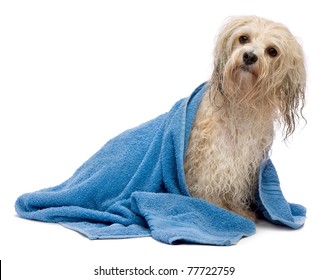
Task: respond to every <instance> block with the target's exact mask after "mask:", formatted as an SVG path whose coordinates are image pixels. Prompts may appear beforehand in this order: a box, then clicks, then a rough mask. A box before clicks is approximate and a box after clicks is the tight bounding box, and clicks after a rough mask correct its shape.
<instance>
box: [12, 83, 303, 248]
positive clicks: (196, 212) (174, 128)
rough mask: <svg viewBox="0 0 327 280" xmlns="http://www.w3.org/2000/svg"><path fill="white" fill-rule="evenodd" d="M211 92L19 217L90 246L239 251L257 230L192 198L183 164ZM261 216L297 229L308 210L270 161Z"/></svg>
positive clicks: (35, 199)
mask: <svg viewBox="0 0 327 280" xmlns="http://www.w3.org/2000/svg"><path fill="white" fill-rule="evenodd" d="M206 89H207V84H206V83H203V84H201V85H200V86H199V87H198V88H197V89H196V90H195V91H194V92H193V93H192V95H191V96H190V97H188V98H185V99H182V100H180V101H178V102H177V103H176V104H175V105H174V106H173V107H172V109H171V110H170V111H169V112H167V113H165V114H163V115H161V116H159V117H157V118H155V119H153V120H151V121H149V122H146V123H144V124H142V125H140V126H138V127H136V128H133V129H130V130H127V131H125V132H123V133H122V134H120V135H118V136H117V137H115V138H113V139H111V140H109V141H108V142H107V143H106V144H105V145H104V146H103V147H102V148H101V149H100V150H99V151H98V152H97V153H96V154H95V155H93V156H92V157H91V158H90V159H89V160H88V161H86V162H85V163H84V164H83V165H82V166H81V167H80V168H79V169H77V171H76V172H75V173H74V174H73V176H72V177H71V178H69V179H68V180H67V181H65V182H63V183H62V184H60V185H58V186H55V187H52V188H47V189H43V190H40V191H37V192H33V193H27V194H24V195H22V196H20V197H19V198H18V199H17V201H16V204H15V207H16V211H17V213H18V215H19V216H21V217H22V218H26V219H32V220H39V221H44V222H57V223H60V224H61V225H63V226H65V227H67V228H69V229H73V230H75V231H78V232H80V233H82V234H84V235H85V236H87V237H88V238H89V239H106V238H128V237H144V236H152V237H153V238H154V239H156V240H159V241H162V242H165V243H168V244H179V243H198V244H212V245H232V244H236V243H237V242H238V241H239V240H240V239H241V238H242V237H245V236H250V235H252V234H254V233H255V224H254V223H253V222H252V221H250V220H247V219H245V218H243V217H241V216H238V215H236V214H234V213H232V212H229V211H227V210H224V209H222V208H219V207H217V206H215V205H213V204H211V203H209V202H207V201H204V200H201V199H197V198H192V197H190V195H189V193H188V190H187V187H186V182H185V177H184V165H183V164H184V157H185V151H186V148H187V141H188V137H189V134H190V131H191V127H192V124H193V121H194V118H195V114H196V111H197V109H198V106H199V103H200V101H201V98H202V96H203V94H204V92H205V91H206ZM257 203H258V205H259V211H260V212H261V214H262V216H263V217H264V218H266V219H267V220H269V221H271V222H273V223H276V224H283V225H286V226H288V227H291V228H299V227H301V226H302V225H303V224H304V220H305V213H306V209H305V208H304V207H303V206H301V205H297V204H290V203H288V202H287V201H286V200H285V198H284V197H283V194H282V192H281V189H280V184H279V180H278V176H277V172H276V170H275V168H274V166H273V164H272V162H271V160H270V159H267V160H265V161H264V162H263V163H262V165H261V168H260V174H259V190H258V195H257Z"/></svg>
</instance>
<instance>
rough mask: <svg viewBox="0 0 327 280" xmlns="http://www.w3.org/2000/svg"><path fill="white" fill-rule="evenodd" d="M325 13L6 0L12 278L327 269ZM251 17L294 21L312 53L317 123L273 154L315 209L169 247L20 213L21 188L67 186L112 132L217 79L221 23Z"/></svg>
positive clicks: (4, 206)
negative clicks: (296, 221)
mask: <svg viewBox="0 0 327 280" xmlns="http://www.w3.org/2000/svg"><path fill="white" fill-rule="evenodd" d="M325 11H326V8H325V7H324V6H323V1H302V2H301V1H285V0H283V1H277V0H275V1H263V0H260V1H250V0H246V1H243V0H240V1H236V0H234V1H228V0H226V1H207V0H201V1H176V0H175V1H167V0H166V1H141V0H137V1H126V0H125V1H124V0H122V1H67V0H65V1H58V0H57V1H1V2H0V98H1V99H0V125H1V130H0V131H1V136H0V137H1V138H0V141H1V142H0V143H1V145H0V153H1V154H0V170H1V171H0V172H1V173H0V207H1V208H0V219H1V223H0V259H1V260H2V276H3V279H5V280H17V279H33V280H37V279H48V280H50V279H88V280H91V279H110V278H109V277H107V278H106V277H103V276H102V277H100V276H94V275H93V270H94V269H95V268H97V267H98V266H100V265H101V266H103V267H112V266H114V267H115V266H118V267H121V268H131V267H135V266H138V267H140V268H141V267H144V268H146V267H148V266H149V265H152V266H153V267H156V268H160V267H164V268H165V267H166V268H178V269H186V267H187V266H235V267H236V273H235V274H234V276H231V277H226V276H225V278H226V279H245V280H246V279H251V280H255V279H288V278H289V279H299V278H301V279H322V278H323V275H325V274H326V270H325V269H326V267H325V264H326V259H325V260H323V258H325V255H326V249H327V248H326V234H325V233H324V230H325V228H326V225H325V224H326V208H327V206H326V202H325V197H326V180H325V176H324V175H325V172H326V170H325V169H326V157H327V154H326V146H325V143H326V133H324V132H326V124H325V120H326V106H325V103H326V100H327V98H326V74H325V72H326V65H327V59H326V45H327V35H326V32H325V30H326V26H327V19H326V14H325ZM249 14H250V15H251V14H255V15H259V16H263V17H267V18H270V19H273V20H275V21H278V22H282V23H284V24H285V25H287V26H288V27H289V28H290V30H291V31H292V32H293V33H294V34H295V35H296V36H298V37H299V38H300V39H301V41H302V42H303V47H304V51H305V53H306V60H307V69H308V89H307V105H306V109H305V115H306V118H307V120H308V124H307V125H306V126H305V127H304V128H303V125H302V126H300V129H299V130H298V131H297V132H296V133H295V135H294V139H293V140H292V141H290V142H289V143H288V145H285V144H284V143H281V139H280V137H277V138H276V142H275V145H274V147H273V156H272V157H273V161H274V163H275V165H276V167H277V170H278V172H279V177H280V180H281V183H282V190H283V192H284V195H285V197H286V198H287V199H288V201H290V202H297V203H301V204H303V205H305V206H306V207H307V208H308V214H307V221H306V224H305V226H304V227H303V228H302V229H300V230H297V231H293V230H289V229H286V228H283V227H278V226H274V225H271V224H268V223H264V222H259V223H258V225H257V233H256V234H255V235H253V236H251V237H249V238H245V239H242V240H241V241H240V242H239V243H238V244H237V245H235V246H231V247H215V246H200V245H178V246H169V245H165V244H162V243H159V242H157V241H155V240H153V239H151V238H139V239H128V240H97V241H89V240H88V239H86V238H85V237H83V236H81V235H79V234H78V233H76V232H73V231H70V230H68V229H65V228H63V227H61V226H59V225H56V224H46V223H40V222H32V221H27V220H23V219H20V218H18V217H17V216H16V214H15V210H14V202H15V200H16V198H17V197H18V196H19V195H21V194H22V193H25V192H30V191H35V190H38V189H41V188H45V187H49V186H54V185H57V184H59V183H61V182H62V181H64V180H65V179H67V178H68V177H69V176H70V175H71V174H72V173H73V172H74V170H75V169H76V168H78V167H79V166H80V165H81V164H82V163H83V162H84V161H85V160H86V159H88V158H89V157H90V156H91V155H92V154H93V153H94V152H96V151H97V150H98V149H99V148H100V147H101V146H102V145H103V144H104V143H105V142H106V141H107V140H108V139H110V138H111V137H113V136H115V135H116V134H118V133H119V132H122V131H124V130H125V129H127V128H130V127H133V126H135V125H138V124H140V123H141V122H144V121H147V120H149V119H151V118H153V117H155V116H157V115H159V114H161V113H163V112H165V111H167V110H169V109H170V107H171V106H172V105H173V104H174V102H175V101H177V100H179V99H180V98H182V97H185V96H188V95H189V94H191V92H192V91H193V89H194V88H195V87H197V86H198V85H199V84H200V83H201V82H203V81H205V80H207V79H208V78H209V77H210V73H211V69H212V68H211V67H212V52H213V47H214V42H215V37H216V34H217V31H218V29H219V27H220V25H221V24H222V22H223V21H224V20H225V18H227V17H228V16H231V15H249ZM302 128H303V129H302ZM320 253H322V254H320ZM215 277H217V276H211V277H210V276H198V277H195V276H186V275H184V276H176V277H170V278H171V279H202V278H204V279H214V278H215ZM150 278H151V279H155V277H150ZM150 278H149V279H150ZM222 278H224V277H222ZM111 279H125V278H124V277H122V276H120V277H116V278H113V277H111ZM129 279H138V278H137V277H133V278H132V277H130V278H129ZM158 279H167V277H158Z"/></svg>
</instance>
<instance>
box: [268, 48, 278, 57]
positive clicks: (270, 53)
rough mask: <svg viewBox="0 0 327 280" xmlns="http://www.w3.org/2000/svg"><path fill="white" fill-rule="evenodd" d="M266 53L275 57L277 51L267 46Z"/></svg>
mask: <svg viewBox="0 0 327 280" xmlns="http://www.w3.org/2000/svg"><path fill="white" fill-rule="evenodd" d="M267 53H268V54H269V55H270V56H271V57H275V56H277V54H278V52H277V51H276V49H275V48H268V49H267Z"/></svg>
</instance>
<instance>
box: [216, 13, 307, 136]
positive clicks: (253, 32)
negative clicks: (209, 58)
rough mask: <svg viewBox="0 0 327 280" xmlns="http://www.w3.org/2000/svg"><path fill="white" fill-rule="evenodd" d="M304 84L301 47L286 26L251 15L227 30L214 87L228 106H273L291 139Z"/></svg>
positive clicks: (220, 44)
mask: <svg viewBox="0 0 327 280" xmlns="http://www.w3.org/2000/svg"><path fill="white" fill-rule="evenodd" d="M305 80H306V74H305V67H304V59H303V52H302V48H301V46H300V44H299V43H298V42H297V40H296V39H295V38H294V37H293V35H292V34H291V33H290V31H289V30H288V29H287V28H286V27H285V26H284V25H282V24H278V23H275V22H272V21H269V20H266V19H263V18H259V17H253V16H247V17H237V18H232V19H231V20H229V21H228V22H227V23H226V25H225V26H224V27H223V28H222V30H221V32H220V34H219V36H218V41H217V45H216V49H215V62H214V73H213V76H212V81H211V82H212V84H213V85H214V86H216V87H217V88H218V89H219V91H220V93H221V94H223V96H224V97H225V98H226V99H227V100H228V101H229V102H233V103H238V104H244V103H245V104H246V105H247V106H254V107H255V106H261V104H271V107H272V108H274V110H276V111H277V114H276V115H277V116H278V117H279V118H280V120H281V121H282V122H283V123H284V126H285V133H286V137H287V136H288V135H290V134H291V133H292V132H293V131H294V128H295V121H296V118H298V113H297V110H298V108H299V107H300V106H299V105H301V104H303V101H304V88H305ZM300 110H301V109H300Z"/></svg>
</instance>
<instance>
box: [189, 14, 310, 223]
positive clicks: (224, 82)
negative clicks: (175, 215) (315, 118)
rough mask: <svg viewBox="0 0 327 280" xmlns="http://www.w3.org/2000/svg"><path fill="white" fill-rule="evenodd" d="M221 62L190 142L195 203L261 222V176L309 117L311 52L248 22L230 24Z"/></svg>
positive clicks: (276, 28)
mask: <svg viewBox="0 0 327 280" xmlns="http://www.w3.org/2000/svg"><path fill="white" fill-rule="evenodd" d="M214 54H215V56H214V70H213V73H212V76H211V79H210V81H209V87H208V89H207V91H206V92H205V94H204V96H203V99H202V101H201V104H200V106H199V109H198V112H197V114H196V118H195V121H194V124H193V127H192V130H191V135H190V138H189V144H188V148H187V153H186V158H185V162H184V169H185V177H186V183H187V186H188V188H189V192H190V194H191V195H192V196H194V197H199V198H202V199H205V200H207V201H209V202H212V203H214V204H216V205H218V206H220V207H223V208H225V209H227V210H230V211H233V212H235V213H237V214H239V215H242V216H244V217H246V218H249V219H251V220H255V218H256V216H255V210H254V209H255V207H254V206H255V205H253V204H254V195H255V192H256V190H257V186H258V170H259V166H260V163H261V162H262V160H263V159H264V157H265V156H267V154H268V153H269V150H270V148H271V145H272V142H273V139H274V131H275V128H276V127H278V125H280V126H282V128H283V132H284V135H285V139H286V138H287V137H289V136H290V135H291V134H292V133H293V132H294V129H295V127H296V124H297V122H298V120H299V119H300V118H301V117H302V109H303V105H304V98H305V82H306V72H305V66H304V58H303V51H302V48H301V46H300V44H299V43H298V41H297V40H296V38H295V37H294V36H293V35H292V34H291V33H290V31H289V30H288V29H287V28H286V27H285V26H284V25H282V24H279V23H275V22H272V21H270V20H266V19H263V18H260V17H255V16H246V17H234V18H231V19H229V20H228V21H227V23H226V24H225V25H224V26H223V27H222V29H221V31H220V33H219V36H218V39H217V43H216V47H215V51H214Z"/></svg>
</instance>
